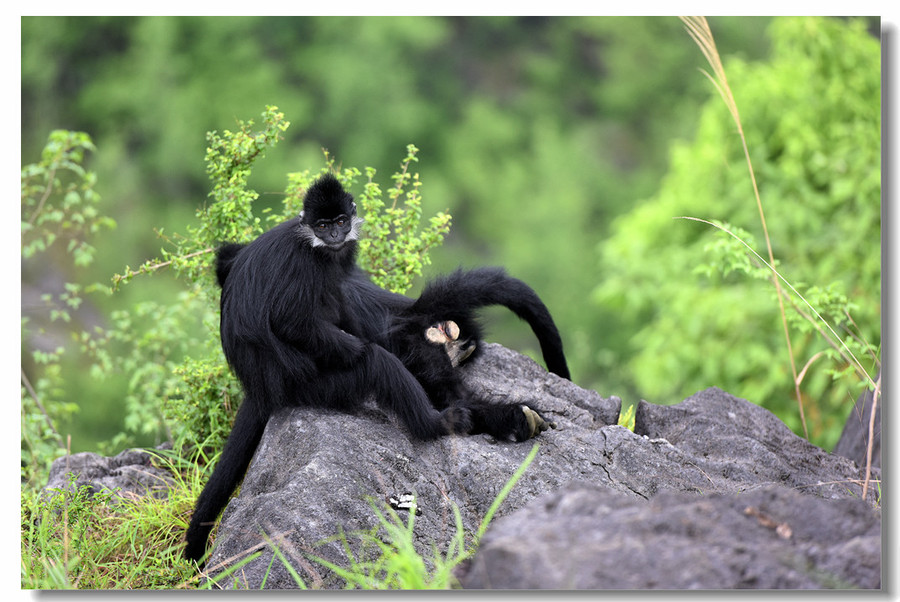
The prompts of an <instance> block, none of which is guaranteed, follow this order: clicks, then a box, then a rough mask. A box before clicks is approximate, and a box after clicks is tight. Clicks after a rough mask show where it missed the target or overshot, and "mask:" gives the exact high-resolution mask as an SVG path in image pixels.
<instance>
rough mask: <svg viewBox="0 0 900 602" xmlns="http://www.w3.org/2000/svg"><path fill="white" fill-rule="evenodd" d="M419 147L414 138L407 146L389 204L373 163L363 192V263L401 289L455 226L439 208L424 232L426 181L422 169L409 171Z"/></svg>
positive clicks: (388, 284) (392, 287)
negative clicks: (423, 191)
mask: <svg viewBox="0 0 900 602" xmlns="http://www.w3.org/2000/svg"><path fill="white" fill-rule="evenodd" d="M418 150H419V149H417V148H416V147H415V146H413V145H412V144H410V145H408V146H407V147H406V151H407V155H406V159H404V160H403V162H402V163H401V164H400V167H401V169H400V171H399V172H398V173H395V174H394V175H393V178H394V183H395V184H394V186H393V187H391V188H390V190H388V199H389V200H390V202H391V204H390V206H389V207H388V206H386V205H385V202H384V201H383V200H382V199H381V197H382V194H381V188H380V187H379V186H378V184H377V183H376V182H375V181H374V177H375V169H373V168H371V167H369V168H366V177H367V178H368V180H367V182H366V185H365V190H364V191H363V194H362V195H360V197H359V201H360V205H361V206H362V207H363V209H364V211H365V215H366V216H367V218H366V223H365V226H364V231H365V233H366V238H364V239H362V240H361V241H360V245H359V248H360V266H362V268H363V269H364V270H366V271H367V272H368V273H369V274H370V275H371V276H372V279H373V280H374V281H375V282H376V283H377V284H378V285H379V286H381V287H383V288H386V289H388V290H390V291H393V292H397V293H404V292H406V291H407V290H408V289H409V287H410V286H411V285H412V280H413V278H414V277H415V276H421V275H422V268H423V267H424V266H426V265H428V264H430V263H431V261H430V260H429V257H428V252H429V250H430V249H431V248H432V247H435V246H438V245H440V244H441V243H442V242H443V240H444V235H445V234H447V232H449V230H450V215H448V214H447V213H444V212H439V213H437V214H436V215H434V216H433V217H431V218H430V221H429V224H428V227H427V228H425V229H423V230H422V232H421V233H419V228H420V225H419V224H420V221H421V218H422V195H421V194H420V193H419V187H420V186H421V185H422V183H421V182H420V181H419V174H418V173H410V172H409V165H410V163H411V162H413V161H418V158H416V153H417V152H418ZM407 187H409V189H408V190H407ZM404 193H405V196H404ZM401 196H404V201H403V206H402V207H400V206H398V205H397V201H398V200H399V199H400V197H401Z"/></svg>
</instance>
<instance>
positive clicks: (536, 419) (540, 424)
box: [519, 405, 556, 438]
mask: <svg viewBox="0 0 900 602" xmlns="http://www.w3.org/2000/svg"><path fill="white" fill-rule="evenodd" d="M519 407H520V408H522V412H523V413H524V414H525V420H526V421H527V422H528V430H529V435H528V436H529V438H531V437H536V436H538V435H539V434H541V433H543V432H544V431H546V430H547V429H551V428H553V429H555V428H556V423H555V422H550V421H548V420H544V417H543V416H541V415H540V414H538V413H537V412H535V411H534V410H532V409H531V408H529V407H528V406H526V405H522V406H519Z"/></svg>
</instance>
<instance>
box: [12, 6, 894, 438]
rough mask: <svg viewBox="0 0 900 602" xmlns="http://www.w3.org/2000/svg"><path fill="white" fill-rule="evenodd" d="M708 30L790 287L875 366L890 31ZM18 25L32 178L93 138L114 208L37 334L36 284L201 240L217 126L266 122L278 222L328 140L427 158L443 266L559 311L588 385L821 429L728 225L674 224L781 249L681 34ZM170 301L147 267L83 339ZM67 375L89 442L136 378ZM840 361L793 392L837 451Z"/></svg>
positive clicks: (558, 26) (652, 26) (103, 187)
mask: <svg viewBox="0 0 900 602" xmlns="http://www.w3.org/2000/svg"><path fill="white" fill-rule="evenodd" d="M709 22H710V26H711V28H712V32H713V34H714V35H715V39H716V42H717V45H718V49H719V52H720V54H721V55H722V57H723V60H724V62H725V69H726V72H727V75H728V78H729V83H730V85H731V87H732V89H733V90H734V94H735V97H736V101H737V104H738V108H739V110H740V111H741V117H742V122H743V128H744V131H745V133H746V135H747V138H748V143H749V146H750V151H751V155H752V157H753V161H754V168H755V170H756V172H757V178H758V179H759V182H760V193H761V195H762V201H763V204H764V205H765V208H766V211H767V218H768V220H769V229H770V233H771V235H772V239H773V245H774V247H775V255H776V257H777V258H778V259H779V261H780V264H779V265H780V268H781V269H782V270H783V273H784V274H785V276H786V277H787V278H788V279H790V280H791V281H792V282H793V283H795V284H800V283H802V284H805V285H807V286H811V285H817V286H821V287H826V286H828V285H832V284H833V285H834V287H836V288H837V289H838V290H839V291H840V292H842V293H843V294H844V295H846V296H847V297H848V298H849V299H850V300H851V301H852V302H853V303H854V305H855V307H854V313H853V318H854V320H855V321H856V323H857V325H858V327H859V331H860V333H861V334H862V335H863V337H864V338H865V340H866V341H868V342H869V343H871V344H873V345H875V346H876V347H878V346H879V345H880V332H881V317H880V304H881V289H880V281H881V262H880V258H881V239H880V223H881V222H880V211H881V197H880V194H881V189H880V112H881V107H880V76H881V63H880V45H879V41H878V35H879V21H878V19H877V18H868V19H859V20H853V19H822V18H790V19H789V18H781V17H779V18H774V19H770V18H756V17H754V18H745V17H718V18H710V19H709ZM21 33H22V163H23V164H25V163H29V162H33V161H35V160H37V158H38V156H39V153H40V149H41V148H42V147H43V145H44V143H45V142H46V140H47V136H48V134H49V132H50V131H51V130H53V129H60V128H64V129H72V130H81V131H85V132H87V133H89V134H90V135H91V136H92V138H93V140H94V142H95V144H96V146H97V149H98V150H97V152H96V153H95V154H94V155H93V156H91V157H90V159H89V161H88V167H89V168H90V169H92V170H94V171H95V172H96V173H97V175H98V185H97V190H98V192H99V193H100V194H101V196H102V199H103V200H102V203H101V210H102V211H104V212H106V213H108V214H109V215H111V216H112V217H113V218H114V219H115V220H116V221H117V223H118V227H117V228H116V229H115V230H114V231H111V232H105V233H103V234H102V236H101V237H100V238H99V239H97V240H96V241H95V243H96V246H97V248H98V259H97V261H96V262H95V263H94V264H93V265H91V266H90V267H89V268H78V271H73V269H72V268H71V267H69V266H70V264H71V262H70V261H66V260H65V258H64V257H63V255H64V249H63V250H58V251H57V255H56V256H54V255H53V254H50V255H43V256H41V259H40V260H39V261H35V262H23V264H22V312H23V315H24V316H32V317H33V318H34V319H35V320H38V319H39V318H40V313H41V310H40V308H39V303H38V302H37V299H38V297H39V295H40V293H41V292H58V291H59V290H60V289H61V288H62V285H63V283H64V282H69V281H73V282H93V281H104V282H108V281H109V278H110V277H111V276H112V274H114V273H117V272H121V271H122V270H123V268H124V266H125V265H130V266H132V267H136V266H137V265H139V264H140V263H142V262H143V261H145V260H146V259H148V258H151V257H155V256H158V255H159V249H160V247H161V246H163V245H164V244H165V243H164V241H163V240H162V239H161V238H159V237H158V236H157V234H156V233H155V230H161V231H163V232H164V233H172V232H184V231H185V225H186V224H189V223H194V220H195V217H194V211H195V209H196V208H197V207H198V205H200V204H202V203H204V202H205V200H206V195H207V192H208V181H207V178H206V175H205V172H204V163H203V158H204V153H205V146H206V138H205V135H206V132H207V131H208V130H223V129H233V128H234V127H235V124H236V120H238V119H241V120H247V119H257V118H258V117H259V115H260V113H261V112H262V111H263V109H264V107H265V106H266V105H267V104H273V105H277V106H278V108H279V110H281V111H283V112H284V113H285V116H286V118H287V119H288V120H289V121H290V122H291V127H290V128H289V130H288V131H287V132H286V139H285V140H284V141H283V142H282V143H280V144H279V146H278V147H277V148H276V149H274V150H272V151H270V152H269V153H268V154H267V156H266V158H265V159H264V160H263V161H261V162H260V163H259V165H258V166H257V167H256V169H255V171H254V175H253V178H252V181H251V185H252V186H253V187H254V188H255V189H256V190H258V191H260V192H261V194H262V196H261V199H260V202H261V203H264V204H265V203H270V204H272V205H274V204H276V203H278V201H279V195H280V194H281V193H282V191H283V190H284V188H285V184H286V179H285V176H286V174H287V173H288V172H292V171H300V170H303V169H313V170H315V169H318V168H319V167H320V166H321V165H322V162H323V160H322V152H321V149H322V148H327V149H328V151H329V152H330V153H331V154H332V155H334V156H336V157H337V160H338V163H342V164H344V165H347V166H357V167H360V168H361V167H363V166H372V167H375V168H377V170H378V173H379V174H380V175H381V176H382V177H385V178H386V177H387V175H388V174H390V173H393V171H394V170H395V169H396V167H397V166H398V164H399V161H400V159H402V158H403V156H404V155H405V148H406V145H407V144H409V143H413V144H415V145H416V146H417V147H418V148H419V149H421V151H420V153H419V163H418V164H417V165H416V169H417V171H418V172H419V173H420V174H421V179H422V181H423V183H424V185H423V187H422V189H421V192H422V194H423V196H424V206H425V212H426V215H427V214H431V213H434V212H436V211H439V210H449V212H450V213H451V214H452V216H453V227H452V230H451V233H450V235H449V236H448V238H447V240H446V242H445V244H444V246H442V247H441V248H439V249H437V250H435V251H434V252H433V254H432V259H433V262H434V263H433V265H432V266H431V267H430V268H429V269H428V273H429V274H436V273H440V272H444V271H447V270H450V269H453V268H455V267H457V266H460V265H461V266H466V267H472V266H477V265H491V264H500V265H504V266H506V267H507V269H508V270H509V272H510V273H511V274H512V275H514V276H517V277H519V278H521V279H523V280H525V281H526V282H528V283H529V284H530V285H531V286H532V287H534V288H535V289H536V290H537V291H538V293H539V294H540V295H541V297H542V298H543V299H544V300H545V302H546V303H547V305H548V306H549V308H550V310H551V312H552V313H553V315H554V317H555V318H556V320H557V323H558V325H559V327H560V331H561V332H562V335H563V340H564V344H565V346H566V349H567V354H568V357H569V359H570V367H571V369H572V374H573V380H574V381H575V382H576V383H578V384H580V385H582V386H584V387H586V388H592V389H596V390H597V391H598V392H599V393H600V394H601V395H604V396H609V395H618V396H620V397H621V398H622V399H623V400H625V402H627V403H632V402H636V401H638V400H640V399H646V400H648V401H652V402H656V403H676V402H678V401H680V400H682V399H683V398H685V397H687V396H689V395H691V394H692V393H694V392H696V391H697V390H699V389H702V388H705V387H707V386H713V385H714V386H718V387H721V388H723V389H725V390H727V391H729V392H730V393H732V394H734V395H737V396H739V397H744V398H746V399H749V400H751V401H753V402H756V403H759V404H761V405H764V406H765V407H767V408H769V409H771V410H772V411H773V412H775V413H776V414H777V415H778V416H779V417H780V418H782V420H784V421H785V422H786V423H787V424H788V425H789V426H790V427H791V428H792V429H794V431H795V432H798V433H800V434H802V433H803V430H802V426H801V425H800V422H799V416H798V412H797V407H796V400H795V399H794V397H793V395H794V385H793V382H792V377H791V371H790V364H789V361H788V354H787V350H786V346H785V341H784V332H783V329H782V325H781V318H780V316H779V313H778V304H777V301H776V299H775V297H774V296H773V293H772V290H771V289H772V287H771V284H770V283H769V284H767V283H766V282H763V281H759V280H753V279H750V278H746V277H742V276H741V275H739V274H734V273H732V274H728V275H722V274H721V273H719V272H715V273H713V272H707V273H704V272H703V269H702V266H704V265H706V264H709V263H711V262H713V258H712V257H711V254H710V253H709V252H708V250H707V246H708V245H709V244H710V242H711V241H713V240H715V236H714V232H713V231H712V229H711V228H709V227H708V226H702V225H700V224H697V223H695V222H688V221H683V220H675V219H673V218H675V217H678V216H684V215H688V216H694V217H700V218H704V219H718V220H724V221H728V222H730V223H731V224H734V225H735V226H739V227H741V228H743V229H745V230H747V231H748V232H749V233H750V234H752V235H753V236H754V238H755V241H756V242H755V248H756V249H757V251H759V252H761V253H763V254H765V247H764V243H763V238H762V233H761V229H760V226H759V218H758V215H757V213H756V203H755V201H754V198H753V193H752V189H751V187H750V181H749V178H748V175H747V169H746V164H745V163H744V162H743V154H742V152H743V151H742V150H741V147H740V139H739V138H738V137H737V135H736V129H735V126H734V123H733V122H732V121H731V120H730V116H729V115H728V114H727V111H726V110H725V107H724V105H723V103H722V101H721V99H720V98H719V96H718V95H717V93H716V91H715V89H714V87H713V85H712V84H711V83H710V81H709V80H708V79H707V78H706V77H704V75H703V74H702V73H701V72H700V69H708V65H707V64H706V62H705V60H704V58H703V55H702V54H701V52H700V50H699V49H698V48H697V46H696V45H695V44H694V42H693V41H692V40H691V38H690V37H689V36H688V35H687V33H686V32H685V30H684V27H683V25H682V23H681V22H680V21H679V20H678V19H677V18H674V17H573V18H562V17H548V18H538V17H528V18H523V17H497V18H493V17H491V18H487V17H466V18H440V17H411V18H399V17H365V18H360V17H292V18H288V17H279V18H272V17H234V18H232V17H23V18H22V22H21ZM356 192H359V191H356ZM420 284H421V283H420ZM178 286H179V285H178V284H177V283H175V282H174V281H172V280H171V279H169V278H167V277H166V276H165V275H155V276H153V277H151V278H145V279H143V280H140V281H136V282H134V283H132V284H130V285H129V286H127V287H125V288H124V289H123V290H122V291H121V292H120V293H117V294H116V295H115V296H113V297H93V298H90V299H89V301H90V302H89V303H86V304H85V305H84V306H83V307H82V308H80V310H79V312H77V315H76V318H77V323H76V324H75V327H76V328H90V327H91V326H92V325H93V324H101V325H102V324H103V323H104V322H105V320H107V317H106V316H108V315H109V312H111V311H113V310H114V309H115V308H116V307H121V306H125V305H132V304H134V303H135V302H137V301H139V300H141V299H158V298H166V297H171V296H172V295H174V294H175V293H176V291H177V290H178ZM413 292H415V291H413ZM485 321H486V324H487V326H488V330H489V336H488V338H489V339H490V340H494V341H498V342H501V343H504V344H506V345H508V346H510V347H512V348H515V349H519V350H522V351H528V352H530V353H532V354H533V355H534V350H535V347H536V345H535V342H534V340H533V337H532V335H531V333H530V332H529V331H528V329H527V327H525V326H524V325H523V324H521V323H518V322H517V321H516V320H515V319H514V318H512V317H510V316H509V315H508V312H504V311H493V310H492V311H491V312H488V318H487V319H486V320H485ZM805 330H806V331H805ZM805 330H804V329H802V328H797V329H795V331H794V332H793V333H792V336H793V337H794V338H793V340H792V342H793V344H794V356H795V359H796V361H797V363H798V365H799V366H803V365H804V364H805V363H806V362H807V360H809V359H810V358H812V357H813V356H814V355H815V354H816V353H817V352H818V351H820V350H822V349H824V348H825V347H826V345H825V343H824V342H823V341H822V340H821V338H820V337H818V336H817V335H816V334H815V333H814V332H808V329H805ZM842 334H843V333H842ZM68 336H69V335H68V334H67V333H66V332H64V331H61V330H57V329H55V328H54V327H53V326H52V325H51V326H48V328H47V329H46V332H45V333H42V334H41V336H40V337H36V338H33V339H29V340H25V341H23V362H24V367H25V369H26V370H29V369H31V367H30V366H28V361H27V355H28V353H30V351H29V350H30V349H32V348H41V347H42V346H46V347H52V346H54V345H57V344H70V343H68V342H67V337H68ZM865 365H866V366H868V367H869V368H872V365H873V362H872V360H868V362H867V363H866V364H865ZM65 368H66V370H67V373H68V378H67V383H68V385H67V389H66V397H67V398H69V400H70V401H74V402H76V403H78V404H79V405H80V408H81V409H80V412H79V413H78V414H77V415H76V417H75V418H74V419H73V420H72V421H71V422H70V423H69V424H66V425H64V427H63V429H62V430H63V431H64V432H65V433H71V434H72V448H73V451H81V450H94V449H96V447H97V444H98V442H100V441H104V440H107V439H109V438H111V437H112V436H113V435H115V434H116V433H118V432H119V431H121V430H122V429H123V425H122V421H123V415H124V410H123V408H122V403H121V399H122V396H123V395H124V390H125V387H126V386H127V379H128V375H120V377H119V378H118V379H116V378H112V379H106V380H103V381H99V380H96V379H93V378H91V377H90V376H89V375H88V371H87V370H85V369H84V367H83V366H81V365H79V363H78V360H77V357H76V358H70V359H67V364H66V366H65ZM829 368H836V369H841V368H843V366H841V365H835V364H834V363H830V364H829V362H828V361H827V360H826V359H822V360H818V361H817V362H815V363H813V364H812V366H811V367H810V371H809V374H808V375H807V376H806V378H805V380H804V382H803V385H802V387H801V388H802V390H803V393H804V407H805V409H806V414H807V415H806V418H807V422H808V427H809V433H810V438H811V440H812V441H813V442H814V443H817V444H818V445H821V446H823V447H825V448H826V449H830V448H831V447H832V446H833V445H834V443H835V441H836V440H837V436H838V435H839V433H840V428H841V426H842V425H843V422H844V420H845V419H846V417H847V415H848V413H849V411H850V407H851V406H852V402H853V401H854V400H855V398H856V396H857V395H858V394H859V392H860V388H859V386H858V383H859V379H858V378H854V377H852V376H851V377H844V378H840V379H837V380H834V379H833V378H832V376H831V375H830V374H829V373H828V372H827V370H828V369H829ZM872 373H874V368H872ZM138 443H142V444H153V443H155V442H154V441H138Z"/></svg>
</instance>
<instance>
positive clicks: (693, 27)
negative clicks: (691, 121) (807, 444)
mask: <svg viewBox="0 0 900 602" xmlns="http://www.w3.org/2000/svg"><path fill="white" fill-rule="evenodd" d="M679 18H680V19H681V21H682V22H683V23H684V24H685V27H686V28H687V31H688V33H689V34H690V35H691V37H692V38H693V39H694V42H696V44H697V46H699V47H700V50H701V51H702V52H703V56H705V57H706V60H707V62H709V64H710V66H711V67H712V69H713V73H715V79H713V78H712V77H711V76H710V75H709V74H707V77H709V78H710V80H711V81H712V82H713V84H714V85H715V86H716V90H718V91H719V94H720V95H721V96H722V99H723V100H724V101H725V105H726V106H727V107H728V112H729V113H731V117H732V119H733V120H734V123H735V125H736V126H737V130H738V135H739V136H740V138H741V145H742V146H743V149H744V157H745V158H746V160H747V169H748V170H749V172H750V181H751V182H752V184H753V194H754V196H755V197H756V206H757V208H758V210H759V221H760V223H761V224H762V229H763V234H764V235H765V239H766V249H767V250H768V252H769V263H770V264H772V265H775V254H774V253H773V252H772V242H771V241H770V240H769V228H768V227H767V226H766V214H765V211H763V206H762V200H761V199H760V197H759V188H758V187H757V185H756V174H755V172H754V171H753V163H752V162H751V161H750V151H749V149H748V148H747V139H746V137H745V136H744V128H743V126H742V125H741V116H740V113H738V108H737V103H736V102H735V100H734V95H733V94H732V92H731V87H730V86H729V85H728V79H727V78H726V77H725V68H724V67H723V66H722V59H721V57H720V56H719V51H718V50H717V49H716V42H715V40H714V39H713V35H712V30H710V28H709V23H707V22H706V17H679ZM772 283H773V284H774V285H775V290H776V292H777V293H778V307H779V310H780V311H781V323H782V326H783V327H784V338H785V341H786V342H787V348H788V356H789V358H790V360H791V373H792V374H793V377H794V393H795V394H796V396H797V407H798V409H799V410H800V422H801V423H802V424H803V434H804V435H805V436H806V438H807V439H809V430H808V429H807V426H806V415H805V414H804V412H803V398H802V396H801V395H800V385H799V384H798V382H797V364H796V363H795V362H794V349H793V346H792V345H791V334H790V330H789V329H788V322H787V315H786V314H785V311H784V301H783V300H782V292H781V285H780V284H779V281H778V278H777V277H776V276H774V275H773V276H772Z"/></svg>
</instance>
